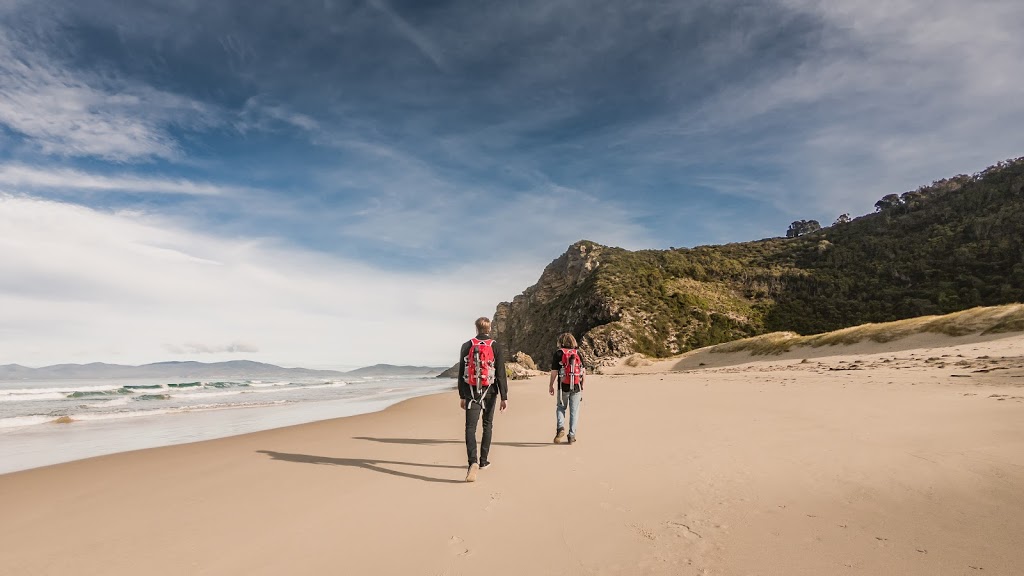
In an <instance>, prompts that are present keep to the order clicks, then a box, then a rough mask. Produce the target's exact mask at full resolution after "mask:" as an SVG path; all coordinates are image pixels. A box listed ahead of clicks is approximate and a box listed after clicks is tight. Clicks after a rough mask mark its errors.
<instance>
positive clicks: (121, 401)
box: [85, 396, 132, 408]
mask: <svg viewBox="0 0 1024 576" xmlns="http://www.w3.org/2000/svg"><path fill="white" fill-rule="evenodd" d="M131 400H132V397H131V396H121V397H115V398H111V399H110V400H105V401H102V402H93V403H92V404H85V406H86V407H88V408H107V407H110V406H124V405H125V404H127V403H128V402H130V401H131Z"/></svg>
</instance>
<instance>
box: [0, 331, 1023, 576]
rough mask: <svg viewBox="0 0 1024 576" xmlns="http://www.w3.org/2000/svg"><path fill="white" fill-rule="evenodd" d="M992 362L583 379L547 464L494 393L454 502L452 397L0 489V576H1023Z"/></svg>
mask: <svg viewBox="0 0 1024 576" xmlns="http://www.w3.org/2000/svg"><path fill="white" fill-rule="evenodd" d="M1002 344H1005V345H1007V346H1010V347H1011V348H1013V347H1016V349H1017V350H1024V348H1022V347H1021V344H1024V336H1022V337H1019V338H1018V339H1017V340H1015V341H1013V342H1011V341H1004V342H1003V343H1002ZM992 346H993V345H992V344H991V343H979V344H976V345H975V344H967V345H965V347H962V348H961V352H960V353H962V354H963V355H964V357H965V361H970V362H972V363H985V365H986V366H990V368H974V367H973V364H972V367H971V368H970V369H968V368H963V367H955V368H957V369H956V370H952V368H954V366H949V367H947V368H938V367H937V366H936V365H935V364H936V363H935V362H929V361H928V358H929V357H931V354H925V353H918V352H916V351H915V353H914V354H913V355H912V354H910V353H905V352H900V353H898V354H891V355H889V356H888V357H879V358H876V359H874V360H867V359H866V358H867V357H857V356H834V357H831V358H829V359H828V361H827V362H824V361H822V362H818V361H815V362H809V363H801V362H800V361H799V360H796V359H786V360H777V361H772V360H771V359H766V360H764V361H760V362H754V363H747V364H742V365H733V366H722V367H716V368H709V369H704V370H694V371H688V372H673V371H664V372H655V373H649V374H636V373H633V374H609V375H601V376H595V377H593V379H592V380H590V381H589V382H588V386H587V390H586V392H585V400H584V408H583V413H582V416H581V421H580V431H579V441H578V442H577V443H576V444H574V445H572V446H567V445H564V444H563V445H554V444H552V443H551V439H552V438H551V437H552V434H553V428H554V409H553V408H554V401H553V399H552V398H551V397H550V396H548V395H547V389H546V388H547V379H546V377H537V378H533V379H530V380H520V381H513V382H510V398H509V410H508V411H507V412H505V413H502V414H498V415H496V417H495V428H494V444H493V447H492V451H491V458H490V459H491V460H492V462H494V465H493V466H492V467H491V468H489V469H487V470H484V471H482V472H481V473H480V479H479V480H478V482H476V483H473V484H467V483H465V482H464V475H465V468H466V462H465V458H466V456H465V446H464V443H463V439H462V432H463V422H462V416H461V411H460V410H459V409H458V407H457V404H456V394H455V393H454V392H452V393H451V395H450V396H446V395H444V394H435V395H428V396H422V397H418V398H412V399H408V400H405V401H402V402H399V403H397V404H394V405H392V406H390V407H388V408H387V409H385V410H382V411H379V412H373V413H368V414H361V415H357V416H351V417H344V418H337V419H333V420H323V421H319V422H314V423H307V424H300V425H295V426H289V427H285V428H275V429H272V430H266V431H262V432H255V433H250V434H243V435H240V436H232V437H228V438H220V439H216V440H209V441H204V442H198V443H192V444H182V445H177V446H167V447H162V448H154V449H147V450H141V451H136V452H126V453H119V454H113V455H108V456H102V457H97V458H91V459H88V460H79V461H76V462H70V463H65V464H59V465H56V466H49V467H45V468H36V469H32V470H26V471H21V472H15V473H12V474H6V475H2V476H0V508H2V509H3V510H5V519H6V521H5V522H4V523H3V524H2V525H0V539H3V541H4V542H5V543H6V544H7V546H6V548H7V549H8V550H9V551H10V552H8V553H7V554H6V555H7V556H8V559H7V560H6V561H5V567H6V568H7V569H9V570H10V571H11V572H12V573H16V574H59V573H75V574H85V575H90V574H96V575H99V574H103V575H110V574H112V575H120V574H138V573H146V574H158V575H160V574H168V575H170V574H181V573H189V574H198V575H215V574H217V575H219V574H247V575H249V574H256V575H262V574H267V575H270V574H281V573H293V574H329V573H330V574H333V573H359V574H424V573H425V574H450V575H454V574H469V573H479V572H487V573H489V574H494V575H497V576H502V575H506V574H507V575H518V574H524V573H535V574H597V575H600V576H604V575H619V574H622V575H625V574H638V573H643V574H673V575H675V574H682V575H691V574H692V575H705V574H724V575H730V574H751V573H757V574H762V575H779V576H782V575H786V576H791V575H808V576H810V575H815V576H817V575H820V574H847V573H848V574H865V575H867V574H889V573H899V574H907V575H911V576H925V575H928V576H931V575H934V574H940V575H941V574H951V575H953V574H970V573H975V572H976V571H980V570H984V573H994V574H1014V573H1020V572H1022V571H1024V549H1022V548H1021V547H1020V546H1019V544H1018V542H1019V539H1020V536H1021V535H1024V517H1021V515H1020V514H1019V513H1018V511H1019V510H1021V509H1024V363H1021V359H1020V358H1019V357H1018V356H1015V357H1012V358H1011V357H1009V356H1006V357H1002V358H1000V357H999V356H998V355H997V354H995V353H993V352H994V351H996V350H998V349H997V348H992ZM922 352H923V351H922ZM1018 354H1019V352H1018ZM953 355H954V356H955V354H953ZM893 357H895V358H897V360H892V358H893ZM818 360H821V359H818ZM884 360H890V362H884ZM858 361H860V363H859V364H858ZM999 362H1002V363H1003V364H1002V365H996V364H997V363H999ZM853 364H858V365H863V368H858V369H854V370H850V369H843V370H835V371H833V370H830V368H837V367H846V366H847V365H853ZM991 368H1000V369H999V370H992V369H991ZM973 370H987V371H986V372H974V371H973ZM963 372H966V373H969V374H970V375H971V377H970V378H962V377H954V374H960V373H963ZM171 542H173V546H169V545H167V543H171ZM54 549H57V550H59V551H60V552H59V553H54ZM399 550H400V551H401V553H396V552H397V551H399Z"/></svg>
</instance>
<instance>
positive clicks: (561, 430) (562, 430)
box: [555, 428, 565, 444]
mask: <svg viewBox="0 0 1024 576" xmlns="http://www.w3.org/2000/svg"><path fill="white" fill-rule="evenodd" d="M562 438H565V428H559V429H558V431H557V432H555V444H561V443H562Z"/></svg>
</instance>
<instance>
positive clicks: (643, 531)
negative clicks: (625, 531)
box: [629, 524, 658, 540]
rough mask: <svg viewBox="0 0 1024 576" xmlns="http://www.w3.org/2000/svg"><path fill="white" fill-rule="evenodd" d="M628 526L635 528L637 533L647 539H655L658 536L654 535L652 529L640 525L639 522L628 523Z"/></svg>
mask: <svg viewBox="0 0 1024 576" xmlns="http://www.w3.org/2000/svg"><path fill="white" fill-rule="evenodd" d="M629 526H630V528H632V529H633V530H635V531H636V533H637V534H639V535H641V536H643V537H644V538H647V539H648V540H657V538H658V536H657V535H655V533H654V531H653V530H651V529H649V528H645V527H644V526H641V525H639V524H630V525H629Z"/></svg>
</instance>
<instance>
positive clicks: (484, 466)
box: [480, 462, 491, 470]
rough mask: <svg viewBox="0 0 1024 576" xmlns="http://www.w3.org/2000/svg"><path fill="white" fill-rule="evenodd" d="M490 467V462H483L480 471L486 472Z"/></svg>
mask: <svg viewBox="0 0 1024 576" xmlns="http://www.w3.org/2000/svg"><path fill="white" fill-rule="evenodd" d="M490 467H491V463H490V462H484V463H483V464H481V465H480V469H481V470H487V469H488V468H490Z"/></svg>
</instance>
